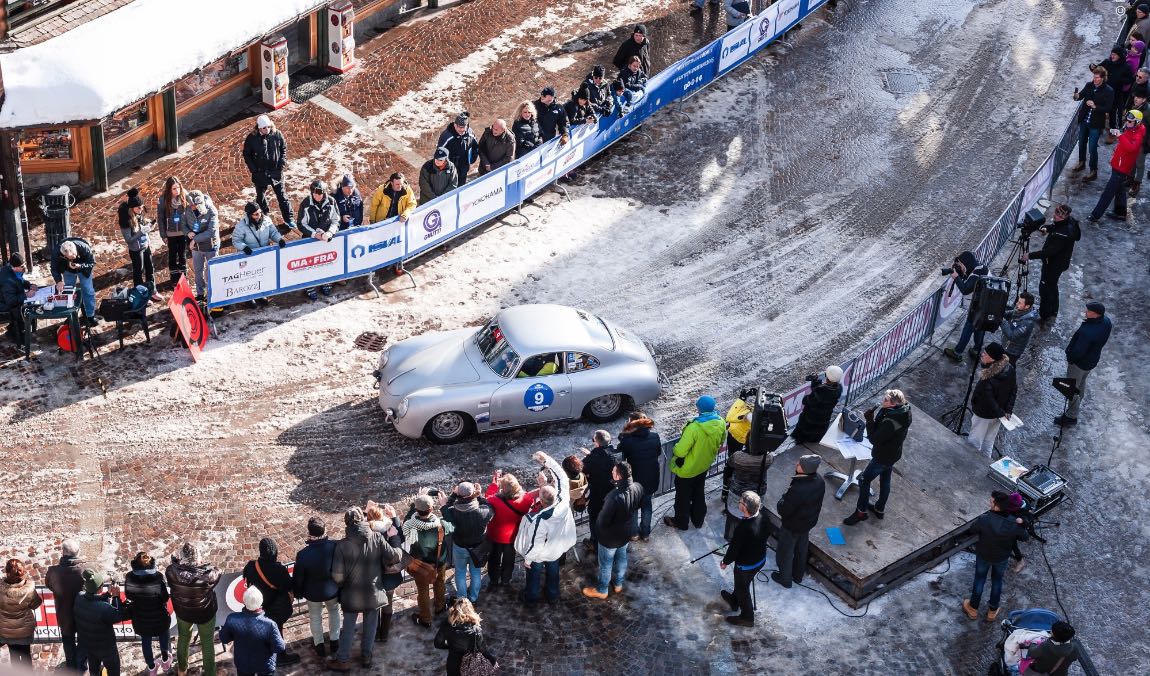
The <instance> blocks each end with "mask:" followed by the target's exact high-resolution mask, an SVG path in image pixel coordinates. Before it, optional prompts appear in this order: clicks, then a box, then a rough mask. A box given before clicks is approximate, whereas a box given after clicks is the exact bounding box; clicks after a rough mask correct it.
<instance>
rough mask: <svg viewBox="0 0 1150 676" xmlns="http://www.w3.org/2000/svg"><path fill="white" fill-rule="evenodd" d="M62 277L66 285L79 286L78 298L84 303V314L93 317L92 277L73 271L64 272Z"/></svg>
mask: <svg viewBox="0 0 1150 676" xmlns="http://www.w3.org/2000/svg"><path fill="white" fill-rule="evenodd" d="M63 277H64V284H65V285H66V286H78V287H80V298H81V300H82V301H83V303H84V314H85V315H87V316H88V317H89V318H91V317H95V316H96V285H95V284H94V283H93V282H92V278H91V277H90V276H87V275H81V274H78V273H75V272H65V273H64V274H63Z"/></svg>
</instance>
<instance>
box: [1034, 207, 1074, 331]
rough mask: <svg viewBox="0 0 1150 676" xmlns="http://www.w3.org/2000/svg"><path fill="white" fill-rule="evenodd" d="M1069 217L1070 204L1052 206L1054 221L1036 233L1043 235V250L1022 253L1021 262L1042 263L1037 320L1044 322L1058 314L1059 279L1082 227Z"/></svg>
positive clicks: (1066, 266) (1067, 267)
mask: <svg viewBox="0 0 1150 676" xmlns="http://www.w3.org/2000/svg"><path fill="white" fill-rule="evenodd" d="M1070 214H1071V209H1070V205H1069V204H1059V205H1058V206H1057V207H1055V209H1054V222H1053V223H1051V224H1050V225H1044V226H1042V227H1041V228H1039V229H1038V232H1040V233H1042V234H1043V235H1046V241H1045V242H1043V243H1042V248H1041V249H1039V250H1038V251H1031V252H1030V253H1024V254H1022V258H1023V262H1025V261H1028V260H1031V261H1034V260H1039V261H1042V276H1041V277H1040V278H1039V281H1038V318H1039V320H1040V321H1046V320H1048V319H1050V318H1051V317H1053V316H1054V315H1056V314H1058V278H1059V277H1061V276H1062V273H1063V272H1066V270H1067V269H1069V268H1070V256H1071V255H1072V254H1073V253H1074V243H1075V242H1077V241H1078V240H1080V239H1082V228H1080V227H1079V226H1078V219H1076V218H1073V217H1072V216H1071V215H1070Z"/></svg>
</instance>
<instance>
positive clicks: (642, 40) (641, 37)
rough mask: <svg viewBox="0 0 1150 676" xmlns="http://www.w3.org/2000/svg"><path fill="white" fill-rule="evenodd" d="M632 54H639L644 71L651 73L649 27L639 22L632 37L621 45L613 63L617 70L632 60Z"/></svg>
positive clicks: (632, 32)
mask: <svg viewBox="0 0 1150 676" xmlns="http://www.w3.org/2000/svg"><path fill="white" fill-rule="evenodd" d="M632 56H638V57H639V60H640V61H642V63H643V72H644V73H647V74H650V73H651V41H650V40H648V39H647V27H646V26H644V25H643V24H637V25H636V26H635V28H634V30H632V31H631V37H629V38H627V40H626V41H625V42H624V43H623V44H621V45H619V49H618V51H616V52H615V58H613V59H611V63H613V64H615V70H623V69H624V68H626V67H627V64H628V63H630V62H631V57H632Z"/></svg>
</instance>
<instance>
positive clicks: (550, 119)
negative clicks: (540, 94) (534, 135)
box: [535, 99, 567, 143]
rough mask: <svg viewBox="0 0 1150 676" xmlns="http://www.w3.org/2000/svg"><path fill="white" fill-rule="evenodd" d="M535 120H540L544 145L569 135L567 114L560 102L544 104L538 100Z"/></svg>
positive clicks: (540, 131) (540, 133) (540, 132)
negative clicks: (557, 137)
mask: <svg viewBox="0 0 1150 676" xmlns="http://www.w3.org/2000/svg"><path fill="white" fill-rule="evenodd" d="M535 119H536V120H539V135H540V137H541V138H542V139H543V142H544V143H546V142H547V141H550V140H551V139H553V138H555V137H556V136H563V135H564V134H566V133H567V113H565V112H564V111H563V106H561V105H559V102H558V101H555V100H552V101H551V103H543V101H542V100H541V99H536V100H535Z"/></svg>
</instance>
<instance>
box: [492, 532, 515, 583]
mask: <svg viewBox="0 0 1150 676" xmlns="http://www.w3.org/2000/svg"><path fill="white" fill-rule="evenodd" d="M514 573H515V544H514V543H508V544H505V545H503V544H499V543H498V542H492V543H491V557H490V558H489V559H487V577H489V578H491V584H493V585H494V584H508V583H510V582H511V576H512V575H513V574H514Z"/></svg>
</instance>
